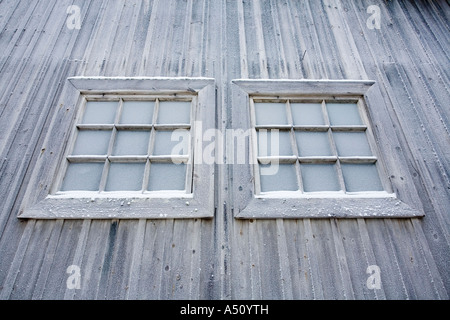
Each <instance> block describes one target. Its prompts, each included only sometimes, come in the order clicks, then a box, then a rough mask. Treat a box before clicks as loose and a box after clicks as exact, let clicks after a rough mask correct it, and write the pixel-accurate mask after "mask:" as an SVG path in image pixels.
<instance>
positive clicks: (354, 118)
mask: <svg viewBox="0 0 450 320" xmlns="http://www.w3.org/2000/svg"><path fill="white" fill-rule="evenodd" d="M327 110H328V117H329V119H330V124H331V125H332V126H344V125H361V124H362V122H361V118H360V116H359V112H358V106H357V105H356V103H327Z"/></svg>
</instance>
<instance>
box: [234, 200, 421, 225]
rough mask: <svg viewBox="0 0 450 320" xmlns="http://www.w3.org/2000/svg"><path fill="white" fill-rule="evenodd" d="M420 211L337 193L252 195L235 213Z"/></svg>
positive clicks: (377, 214)
mask: <svg viewBox="0 0 450 320" xmlns="http://www.w3.org/2000/svg"><path fill="white" fill-rule="evenodd" d="M423 216H424V214H423V213H422V212H420V211H418V210H416V209H413V208H411V207H409V206H408V205H407V204H405V203H404V202H402V201H401V200H399V199H398V198H396V197H394V196H391V195H388V196H385V197H379V196H378V197H364V196H363V195H360V196H352V195H349V196H341V197H336V196H335V197H314V196H313V197H306V196H304V197H302V198H296V199H294V198H287V197H286V198H274V197H271V198H267V197H254V198H253V199H252V200H251V201H250V203H249V204H248V206H247V207H245V208H244V209H243V210H241V211H240V212H237V213H236V215H235V217H236V218H237V219H276V218H293V219H302V218H410V217H423Z"/></svg>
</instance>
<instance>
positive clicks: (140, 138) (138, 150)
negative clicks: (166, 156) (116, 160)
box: [113, 131, 150, 156]
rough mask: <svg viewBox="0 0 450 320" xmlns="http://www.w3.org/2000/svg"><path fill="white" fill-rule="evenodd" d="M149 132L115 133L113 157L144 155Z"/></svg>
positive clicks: (146, 149) (146, 150)
mask: <svg viewBox="0 0 450 320" xmlns="http://www.w3.org/2000/svg"><path fill="white" fill-rule="evenodd" d="M149 138H150V131H117V134H116V141H115V143H114V148H113V155H115V156H124V155H128V156H131V155H146V154H147V152H148V141H149Z"/></svg>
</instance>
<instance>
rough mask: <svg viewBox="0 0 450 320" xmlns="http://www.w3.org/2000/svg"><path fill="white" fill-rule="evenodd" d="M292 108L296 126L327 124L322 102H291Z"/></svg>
mask: <svg viewBox="0 0 450 320" xmlns="http://www.w3.org/2000/svg"><path fill="white" fill-rule="evenodd" d="M291 110H292V119H293V120H294V125H296V126H309V125H324V124H325V121H324V119H323V113H322V104H321V103H291Z"/></svg>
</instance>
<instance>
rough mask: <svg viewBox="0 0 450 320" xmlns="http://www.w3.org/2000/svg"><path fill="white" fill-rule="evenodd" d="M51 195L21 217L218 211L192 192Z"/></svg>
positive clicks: (180, 216) (141, 216)
mask: <svg viewBox="0 0 450 320" xmlns="http://www.w3.org/2000/svg"><path fill="white" fill-rule="evenodd" d="M172 195H173V197H171V196H169V195H168V194H166V195H165V196H166V197H162V196H161V197H158V198H151V197H142V196H141V197H118V196H112V197H107V196H104V197H97V198H89V197H70V196H68V195H65V196H64V197H60V196H48V197H47V198H45V199H44V200H42V201H40V202H39V203H37V204H36V205H35V206H33V207H31V208H28V209H27V210H25V211H24V212H23V213H22V214H20V215H19V218H31V219H33V218H35V219H161V218H173V219H183V218H212V217H213V215H214V211H213V210H211V208H210V207H208V206H205V204H203V203H200V201H198V199H195V198H194V197H193V195H192V194H184V195H183V196H182V197H180V196H176V195H175V194H173V193H172Z"/></svg>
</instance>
